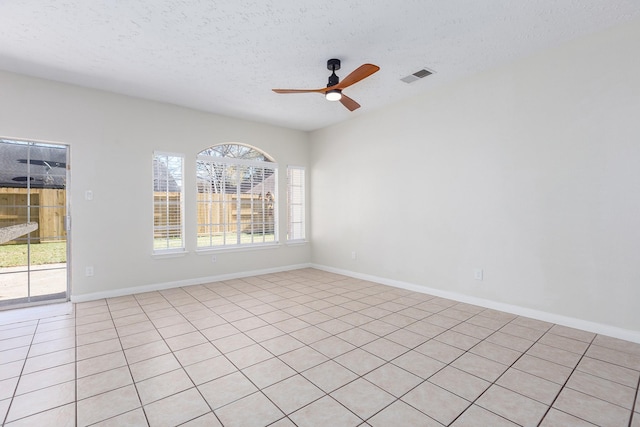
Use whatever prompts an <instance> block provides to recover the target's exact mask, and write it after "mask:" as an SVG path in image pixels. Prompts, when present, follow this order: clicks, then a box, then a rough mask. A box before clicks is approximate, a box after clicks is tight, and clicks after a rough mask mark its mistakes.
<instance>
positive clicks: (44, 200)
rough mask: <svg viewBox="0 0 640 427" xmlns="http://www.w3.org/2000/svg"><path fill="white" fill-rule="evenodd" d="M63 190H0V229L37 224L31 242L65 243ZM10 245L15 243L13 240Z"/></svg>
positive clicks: (2, 188)
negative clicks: (29, 222)
mask: <svg viewBox="0 0 640 427" xmlns="http://www.w3.org/2000/svg"><path fill="white" fill-rule="evenodd" d="M65 214H66V200H65V190H64V189H52V188H31V189H29V190H28V189H26V188H8V187H0V227H6V226H9V225H16V224H24V223H26V222H28V221H31V222H37V223H38V229H37V230H36V231H33V232H31V242H32V243H45V242H59V241H64V240H66V237H67V232H66V230H65V227H64V217H65ZM10 243H17V242H16V241H13V242H10Z"/></svg>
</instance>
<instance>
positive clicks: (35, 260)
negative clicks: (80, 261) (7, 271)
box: [0, 242, 67, 267]
mask: <svg viewBox="0 0 640 427" xmlns="http://www.w3.org/2000/svg"><path fill="white" fill-rule="evenodd" d="M60 262H67V243H66V242H55V243H34V244H32V245H31V265H42V264H57V263H60ZM23 265H27V245H26V244H24V245H3V246H0V267H19V266H23Z"/></svg>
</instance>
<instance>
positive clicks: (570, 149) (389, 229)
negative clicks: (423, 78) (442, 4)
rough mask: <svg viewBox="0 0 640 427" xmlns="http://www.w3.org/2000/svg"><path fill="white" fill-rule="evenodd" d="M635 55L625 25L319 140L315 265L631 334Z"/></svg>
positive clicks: (638, 274)
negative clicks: (477, 274)
mask: <svg viewBox="0 0 640 427" xmlns="http://www.w3.org/2000/svg"><path fill="white" fill-rule="evenodd" d="M638 46H640V22H638V21H635V22H632V23H630V24H628V25H625V26H621V27H618V28H614V29H611V30H608V31H606V32H603V33H600V34H597V35H594V36H591V37H587V38H582V39H579V40H574V41H572V42H570V43H567V44H565V45H562V46H560V47H558V48H556V49H554V50H549V51H546V52H542V53H539V54H537V55H536V56H533V57H530V58H527V59H525V60H520V61H517V62H515V63H511V64H507V65H505V66H502V67H499V68H497V69H494V70H491V71H487V72H485V73H482V74H480V75H476V76H474V77H472V78H468V79H465V80H463V81H458V82H456V83H455V84H452V85H449V86H447V87H445V88H442V89H440V90H437V91H432V92H430V93H428V94H426V95H424V96H420V97H416V98H415V99H412V100H410V101H407V102H403V103H400V104H397V105H395V106H394V107H391V108H387V109H383V110H380V111H376V112H373V113H371V114H368V115H363V116H360V117H358V118H356V119H353V120H351V121H349V122H345V123H342V124H340V125H336V126H333V127H330V128H326V129H323V130H319V131H316V132H314V133H313V134H312V135H311V141H312V149H311V159H312V164H311V172H312V178H311V181H312V183H311V186H312V188H311V194H312V221H313V234H312V242H313V262H314V264H318V265H321V266H326V267H330V268H333V269H339V270H344V271H350V272H353V273H356V274H366V275H370V276H374V277H378V278H388V279H393V280H396V281H399V282H405V283H409V284H416V285H421V286H425V287H430V288H434V289H441V290H446V291H451V292H455V293H458V294H462V295H466V296H471V297H477V298H482V299H487V300H491V301H495V302H499V303H505V304H510V305H514V306H519V307H524V308H527V309H533V310H539V311H543V312H547V313H553V314H556V315H561V316H568V317H570V318H575V319H583V320H586V321H590V322H596V323H598V324H604V325H610V326H613V327H616V328H622V329H626V330H632V331H640V310H639V309H638V304H639V302H640V77H639V76H640V59H639V58H640V57H639V56H638ZM399 84H404V83H399ZM414 84H416V85H419V84H420V83H419V82H418V83H414ZM352 251H355V252H356V254H357V258H356V260H352V259H351V252H352ZM478 267H479V268H483V269H484V280H483V281H481V282H480V281H475V280H474V278H473V270H474V268H478Z"/></svg>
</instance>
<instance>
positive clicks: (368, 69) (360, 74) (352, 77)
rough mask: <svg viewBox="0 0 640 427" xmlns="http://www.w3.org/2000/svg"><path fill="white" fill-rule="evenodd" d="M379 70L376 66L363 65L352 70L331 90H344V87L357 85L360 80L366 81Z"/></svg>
mask: <svg viewBox="0 0 640 427" xmlns="http://www.w3.org/2000/svg"><path fill="white" fill-rule="evenodd" d="M379 69H380V67H378V66H377V65H373V64H363V65H361V66H359V67H358V68H356V69H355V70H353V72H352V73H351V74H349V75H348V76H347V77H345V78H344V79H342V81H341V82H340V83H338V84H337V85H335V86H331V89H344V88H346V87H349V86H351V85H352V84H356V83H358V82H359V81H360V80H362V79H366V78H367V77H369V76H370V75H371V74H373V73H375V72H377V71H378V70H379Z"/></svg>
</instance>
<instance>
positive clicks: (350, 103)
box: [340, 93, 360, 111]
mask: <svg viewBox="0 0 640 427" xmlns="http://www.w3.org/2000/svg"><path fill="white" fill-rule="evenodd" d="M340 102H341V103H342V105H344V106H345V107H347V108H348V109H349V111H353V110H357V109H358V108H360V104H358V103H357V102H356V101H354V100H353V99H351V98H349V97H348V96H347V95H345V94H344V93H343V94H342V98H340Z"/></svg>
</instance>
